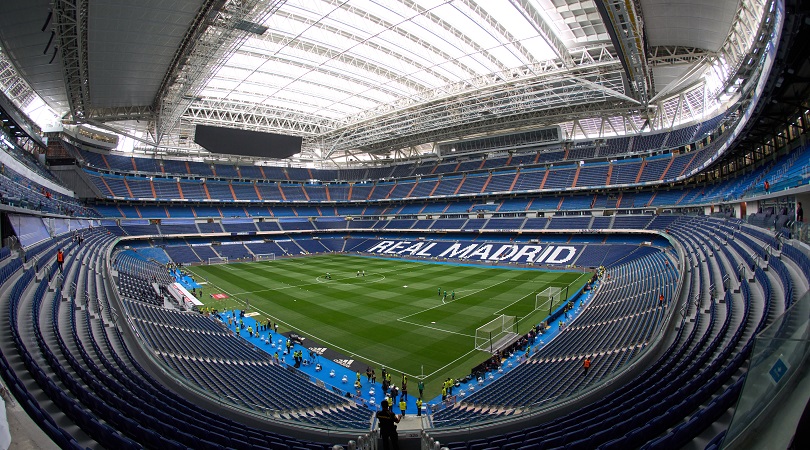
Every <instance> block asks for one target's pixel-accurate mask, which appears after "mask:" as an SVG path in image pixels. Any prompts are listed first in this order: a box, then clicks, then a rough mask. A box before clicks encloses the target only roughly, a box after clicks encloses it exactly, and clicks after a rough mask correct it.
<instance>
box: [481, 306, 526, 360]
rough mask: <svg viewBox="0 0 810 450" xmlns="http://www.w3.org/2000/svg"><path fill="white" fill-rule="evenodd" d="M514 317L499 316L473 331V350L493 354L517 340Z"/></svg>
mask: <svg viewBox="0 0 810 450" xmlns="http://www.w3.org/2000/svg"><path fill="white" fill-rule="evenodd" d="M517 337H518V333H517V323H516V320H515V316H507V315H505V314H501V315H500V316H498V317H497V318H495V319H493V320H491V321H489V322H487V323H486V324H484V325H481V326H480V327H478V328H476V329H475V349H476V350H482V351H485V352H490V353H494V352H495V351H498V350H500V349H501V348H503V347H506V346H507V345H509V344H511V343H512V341H514V340H515V339H517Z"/></svg>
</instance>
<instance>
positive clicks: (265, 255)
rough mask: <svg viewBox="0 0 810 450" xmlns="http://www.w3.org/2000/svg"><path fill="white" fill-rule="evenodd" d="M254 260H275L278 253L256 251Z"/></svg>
mask: <svg viewBox="0 0 810 450" xmlns="http://www.w3.org/2000/svg"><path fill="white" fill-rule="evenodd" d="M253 260H254V261H275V260H276V254H275V253H256V255H254V256H253Z"/></svg>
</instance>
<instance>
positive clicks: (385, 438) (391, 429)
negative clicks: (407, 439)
mask: <svg viewBox="0 0 810 450" xmlns="http://www.w3.org/2000/svg"><path fill="white" fill-rule="evenodd" d="M380 407H381V408H382V410H380V411H377V421H378V422H380V436H381V437H382V444H383V447H382V448H383V450H388V449H391V450H399V435H397V424H398V423H399V421H400V419H401V417H398V416H397V415H396V414H394V413H393V412H392V411H391V409H390V408H389V407H388V401H387V400H383V401H382V402H380Z"/></svg>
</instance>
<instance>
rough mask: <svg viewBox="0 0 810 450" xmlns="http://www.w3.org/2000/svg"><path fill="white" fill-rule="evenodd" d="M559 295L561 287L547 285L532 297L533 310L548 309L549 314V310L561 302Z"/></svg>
mask: <svg viewBox="0 0 810 450" xmlns="http://www.w3.org/2000/svg"><path fill="white" fill-rule="evenodd" d="M561 295H562V288H561V287H547V288H545V289H543V292H540V293H539V294H537V295H536V296H535V298H534V309H535V311H537V310H541V311H548V312H549V314H550V313H551V310H552V309H553V308H554V307H556V306H558V305H559V304H560V303H561V302H562V300H561V298H560V297H561Z"/></svg>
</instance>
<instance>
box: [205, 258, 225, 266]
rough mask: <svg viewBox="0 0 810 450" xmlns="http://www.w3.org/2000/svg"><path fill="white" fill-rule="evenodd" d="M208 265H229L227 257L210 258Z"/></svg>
mask: <svg viewBox="0 0 810 450" xmlns="http://www.w3.org/2000/svg"><path fill="white" fill-rule="evenodd" d="M208 264H209V265H210V264H228V257H227V256H212V257H211V258H208Z"/></svg>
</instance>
